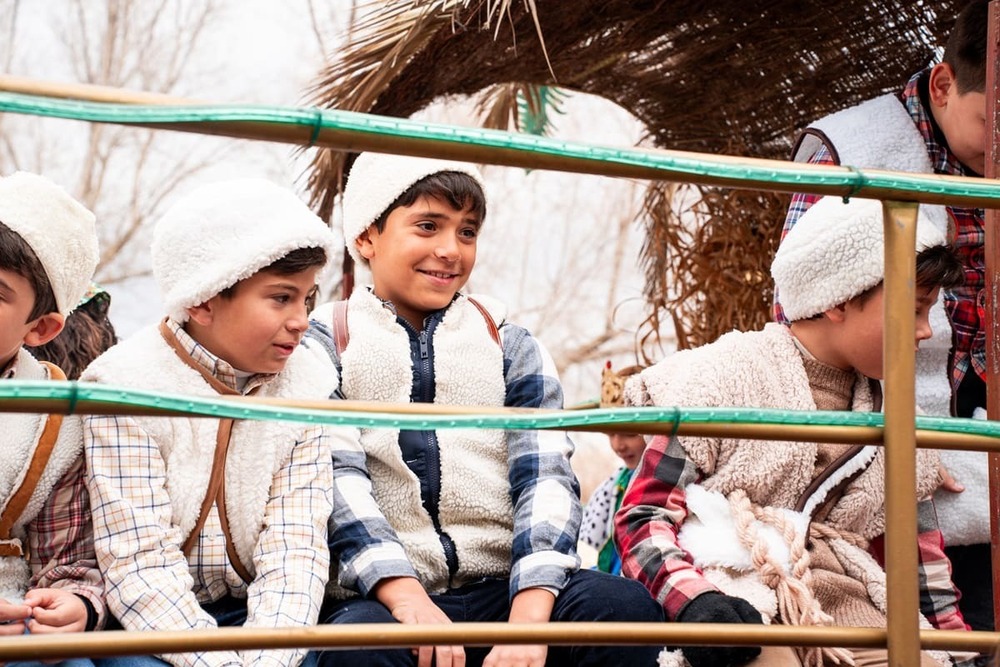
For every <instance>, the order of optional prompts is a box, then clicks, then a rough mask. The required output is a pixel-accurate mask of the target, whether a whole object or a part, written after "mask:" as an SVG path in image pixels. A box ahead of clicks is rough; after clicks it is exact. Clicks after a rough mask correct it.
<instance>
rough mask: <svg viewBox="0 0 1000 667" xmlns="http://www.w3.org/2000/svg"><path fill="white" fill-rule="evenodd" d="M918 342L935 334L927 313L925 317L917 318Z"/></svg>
mask: <svg viewBox="0 0 1000 667" xmlns="http://www.w3.org/2000/svg"><path fill="white" fill-rule="evenodd" d="M916 333H917V342H918V343H919V342H920V341H922V340H928V339H930V337H931V336H933V335H934V330H933V329H931V322H930V319H929V318H928V317H927V316H926V315H925V316H924V317H918V318H917V332H916Z"/></svg>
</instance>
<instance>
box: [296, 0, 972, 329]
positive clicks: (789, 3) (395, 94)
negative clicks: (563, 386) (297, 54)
mask: <svg viewBox="0 0 1000 667" xmlns="http://www.w3.org/2000/svg"><path fill="white" fill-rule="evenodd" d="M961 4H962V1H961V0H958V1H956V0H916V1H913V0H909V1H901V0H882V1H880V2H872V1H871V0H849V1H843V2H829V1H826V2H821V1H817V0H786V1H778V0H745V1H744V2H742V3H718V2H704V1H702V2H699V1H697V0H574V1H573V2H565V1H559V2H557V1H555V0H548V1H544V0H527V1H520V2H519V1H516V0H514V1H513V2H512V1H510V0H504V1H501V0H491V1H489V2H487V0H436V1H430V2H412V1H410V0H391V1H387V2H381V3H377V7H379V8H380V9H378V11H377V12H375V13H372V14H369V15H368V16H367V18H366V19H365V20H364V21H363V23H362V25H360V26H358V27H357V28H356V30H355V32H354V38H353V41H352V43H351V44H349V45H348V46H347V47H346V48H344V49H343V50H342V51H340V52H339V53H338V54H336V59H335V60H334V61H333V62H332V64H330V65H329V66H328V67H327V68H326V70H325V71H324V72H323V74H322V77H321V80H320V81H319V83H318V84H317V87H316V100H317V102H318V103H319V104H321V105H322V106H325V107H329V108H338V109H345V110H353V111H364V112H370V113H376V114H383V115H389V116H399V117H407V116H410V115H412V114H413V113H415V112H417V111H419V110H420V109H422V108H424V107H425V106H427V105H428V104H430V103H431V102H433V101H435V100H437V99H439V98H442V97H445V96H449V95H476V94H481V93H484V91H487V90H491V92H493V93H494V95H493V97H492V98H490V99H491V101H490V102H489V103H488V104H493V105H494V106H493V107H492V108H491V109H487V110H486V112H485V114H484V115H489V116H490V118H492V122H493V124H494V125H502V126H505V125H506V124H507V123H508V121H509V120H510V117H511V113H512V107H513V105H512V104H511V102H510V100H511V95H510V94H508V93H510V92H511V91H512V90H513V89H514V88H515V87H516V86H513V85H512V86H507V87H505V88H500V89H497V88H496V86H498V84H517V86H525V85H557V86H560V87H562V88H566V89H571V90H576V91H581V92H585V93H591V94H594V95H599V96H601V97H604V98H607V99H609V100H611V101H613V102H615V103H617V104H619V105H620V106H622V107H623V108H625V109H627V110H629V111H630V112H631V113H632V114H633V115H635V116H636V118H638V119H639V120H640V121H641V122H643V123H644V124H645V127H646V130H647V132H648V135H649V137H650V138H651V140H652V141H653V143H654V144H655V145H657V146H661V147H664V148H673V149H684V150H695V151H704V152H712V153H728V154H735V155H749V156H755V157H775V158H784V157H785V156H786V155H787V153H788V150H789V147H790V142H791V140H792V138H793V134H794V132H795V130H796V129H797V128H801V127H803V126H804V125H805V124H806V123H807V122H808V121H810V120H812V119H814V118H817V117H819V116H821V115H823V114H825V113H829V112H831V111H833V110H836V109H839V108H842V107H844V106H847V105H850V104H852V103H856V102H859V101H861V100H864V99H868V98H870V97H873V96H874V95H877V94H880V93H882V92H886V91H888V90H893V89H899V88H901V86H902V84H903V83H904V82H905V81H906V80H907V78H908V77H909V76H910V75H911V74H912V73H913V72H914V71H916V70H919V69H920V68H921V67H923V66H925V65H926V64H927V63H928V62H929V61H930V59H931V57H932V54H933V46H934V43H935V39H934V36H941V35H946V34H947V30H948V28H949V27H950V23H951V21H952V20H953V17H954V15H955V14H956V13H957V10H958V9H959V8H960V5H961ZM498 90H499V92H497V91H498ZM491 111H492V114H490V112H491ZM344 158H345V156H344V155H343V154H338V153H334V152H330V151H324V152H321V153H320V154H319V155H318V156H317V158H316V160H315V162H314V168H313V171H312V173H311V174H310V186H311V188H312V192H313V196H314V201H315V203H317V204H318V205H319V206H320V210H321V212H322V213H325V214H327V215H329V213H330V212H331V210H332V206H333V204H334V200H335V197H336V195H337V194H338V193H339V187H340V182H341V181H340V179H341V175H342V170H343V168H344V164H345V162H344ZM664 187H665V186H664V184H652V186H651V188H652V190H651V192H650V195H649V197H648V201H647V204H648V206H647V211H646V216H647V221H646V222H647V226H648V227H649V231H650V236H649V238H648V239H647V247H646V250H645V260H646V263H647V276H648V278H649V281H648V286H647V288H648V297H649V300H650V302H651V304H652V305H653V306H654V311H653V312H654V314H655V312H656V309H658V308H666V309H667V310H668V311H669V312H671V313H672V315H673V316H674V318H675V319H677V320H678V321H679V322H680V323H681V324H682V331H681V332H680V334H681V336H682V337H684V335H685V334H687V336H688V338H689V339H690V342H691V343H700V342H705V341H706V340H711V339H713V338H714V337H715V336H717V335H718V333H721V332H722V331H725V330H728V329H729V328H732V327H733V326H744V327H750V326H757V325H759V324H760V323H761V322H762V321H763V320H765V319H766V317H767V316H766V312H767V308H766V304H767V302H768V301H769V300H770V291H769V285H768V283H769V281H768V280H767V270H766V269H767V266H768V265H769V264H770V259H771V256H772V254H773V248H774V245H775V243H776V241H777V229H778V228H779V227H780V221H781V217H783V216H782V207H783V206H784V203H785V201H786V200H785V199H784V198H783V197H780V196H776V195H760V196H758V195H757V194H756V193H738V194H733V193H726V192H722V193H719V192H718V191H716V192H715V193H714V194H713V195H712V197H710V198H709V200H707V201H705V202H704V203H703V206H704V211H705V212H706V213H707V214H709V215H711V216H713V217H712V219H711V221H710V222H709V223H707V224H706V225H705V228H703V229H699V230H693V231H688V232H684V231H682V230H677V229H664V225H670V224H675V223H676V214H677V213H678V212H677V211H674V210H672V209H671V208H670V207H671V206H672V204H671V201H670V199H669V198H667V197H665V193H667V190H664ZM723 215H725V217H723ZM688 237H692V238H688ZM699 267H700V268H699ZM668 269H672V270H673V271H675V272H677V273H674V274H673V275H674V278H675V279H676V280H678V281H681V282H683V283H684V284H683V285H678V286H675V285H674V284H670V285H668V284H665V281H664V276H665V275H666V272H667V270H668ZM734 290H735V294H734Z"/></svg>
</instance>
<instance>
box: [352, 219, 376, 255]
mask: <svg viewBox="0 0 1000 667" xmlns="http://www.w3.org/2000/svg"><path fill="white" fill-rule="evenodd" d="M354 247H355V248H357V249H358V254H359V255H361V256H362V257H364V258H365V259H367V260H370V259H371V258H372V257H374V256H375V244H374V243H372V228H371V227H369V228H368V229H366V230H365V231H363V232H361V234H360V235H359V236H358V238H356V239H354Z"/></svg>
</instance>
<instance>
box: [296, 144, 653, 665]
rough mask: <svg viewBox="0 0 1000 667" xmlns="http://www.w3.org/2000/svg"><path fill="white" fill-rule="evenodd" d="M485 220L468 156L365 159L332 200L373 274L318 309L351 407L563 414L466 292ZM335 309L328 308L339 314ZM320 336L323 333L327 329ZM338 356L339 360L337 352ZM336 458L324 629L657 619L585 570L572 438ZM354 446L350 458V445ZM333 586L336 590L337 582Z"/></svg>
mask: <svg viewBox="0 0 1000 667" xmlns="http://www.w3.org/2000/svg"><path fill="white" fill-rule="evenodd" d="M485 214H486V198H485V194H484V186H483V182H482V177H481V176H480V175H479V172H478V171H477V170H476V169H475V168H474V167H472V166H471V165H468V164H463V163H457V162H445V161H439V160H428V159H417V158H409V157H400V156H391V155H378V154H374V153H366V154H362V155H361V156H360V157H359V158H358V159H357V161H356V162H355V164H354V167H353V168H352V170H351V174H350V177H349V178H348V181H347V187H346V190H345V192H344V232H345V234H344V235H345V238H346V241H347V248H348V250H349V251H350V253H351V254H352V255H353V256H354V258H355V260H357V261H358V262H359V263H360V264H361V265H364V266H368V267H369V268H370V269H371V273H372V279H373V285H372V286H371V287H368V288H362V289H358V290H355V292H354V294H353V295H352V296H351V298H350V300H349V301H348V302H347V308H346V312H345V311H344V310H343V309H340V308H339V307H337V306H336V304H327V305H326V306H323V307H321V308H319V309H317V311H316V312H315V313H314V314H313V317H314V320H315V323H314V331H315V332H316V334H317V335H324V331H325V335H326V336H327V338H328V339H329V340H338V339H339V343H337V344H336V345H333V344H331V345H330V348H331V351H332V352H333V354H334V355H335V358H336V361H337V365H338V366H339V367H340V368H342V374H341V377H342V382H341V386H340V391H341V393H342V395H343V396H344V397H345V398H347V399H360V400H377V401H388V402H397V403H408V402H425V403H431V402H433V403H438V404H454V405H482V406H511V407H513V406H519V407H531V408H561V407H562V390H561V387H560V385H559V380H558V379H557V377H556V372H555V369H554V368H553V363H552V360H551V358H550V357H549V355H548V353H547V352H546V350H545V349H544V348H543V347H542V345H541V344H540V343H539V342H538V341H537V340H535V339H534V338H532V336H531V335H530V334H529V333H528V332H527V331H526V330H525V329H523V328H521V327H518V326H515V325H513V324H510V323H508V322H506V321H505V319H504V309H503V307H502V306H501V305H500V304H498V303H496V302H495V301H493V300H487V299H486V298H482V299H481V300H480V299H478V297H477V299H476V300H473V299H472V298H470V297H468V296H466V295H465V294H462V293H461V292H460V290H461V289H462V287H464V286H465V284H466V282H467V281H468V280H469V276H470V274H471V273H472V269H473V266H474V265H475V261H476V250H477V240H478V236H479V231H480V228H481V227H482V224H483V220H484V217H485ZM338 311H339V312H338ZM331 332H332V333H331ZM338 349H339V350H341V351H342V352H338ZM361 447H362V449H354V450H342V451H335V452H334V462H335V463H334V468H335V473H334V474H335V478H336V480H335V506H334V516H333V518H332V519H331V524H330V526H331V528H330V532H331V537H330V548H331V552H332V553H333V554H335V558H337V557H339V567H338V568H337V569H338V574H339V581H338V583H339V584H340V586H341V587H343V588H342V589H337V590H335V591H334V597H339V598H344V597H346V596H348V595H351V594H354V595H356V594H360V595H361V596H362V597H361V598H360V599H358V598H356V597H355V598H349V599H346V600H342V601H335V602H333V603H332V604H331V605H330V607H329V609H328V610H324V617H325V619H326V620H327V621H328V622H332V623H357V622H393V621H398V622H401V623H448V622H452V621H462V622H467V621H509V622H511V623H525V622H535V623H543V622H547V621H549V620H553V621H570V620H577V621H600V620H607V621H658V620H661V619H662V614H661V612H660V611H659V609H658V607H657V605H656V604H655V603H653V602H652V600H650V598H649V595H648V594H647V593H646V591H645V590H644V589H643V588H642V587H641V586H638V585H637V584H635V583H634V582H630V581H626V580H623V579H620V578H617V577H611V576H609V575H605V574H603V573H599V572H591V571H580V570H579V558H578V556H577V554H576V552H575V545H576V539H577V531H578V529H579V523H580V502H579V496H578V493H579V492H578V487H577V482H576V478H575V477H574V475H573V472H572V470H571V469H570V465H569V457H570V454H571V453H572V443H570V442H569V440H568V439H567V438H566V437H565V435H564V434H561V433H556V432H547V431H543V432H533V431H510V432H504V431H487V430H454V429H446V430H441V431H398V430H388V429H370V430H363V431H362V436H361ZM362 450H363V451H362ZM344 589H346V590H344ZM415 652H416V656H414V655H412V654H411V652H410V651H408V650H395V651H357V652H350V653H344V652H329V653H327V654H325V656H324V658H321V660H324V659H328V662H329V664H331V665H333V664H337V663H339V662H341V661H346V663H349V664H352V665H362V664H380V665H411V664H414V663H417V664H419V665H421V666H429V665H430V664H431V660H432V657H433V658H434V659H435V660H436V662H435V664H436V665H438V667H448V666H450V665H462V664H476V665H478V664H485V665H495V666H498V665H514V664H516V665H532V666H541V665H543V664H549V665H590V664H594V665H598V664H599V665H617V664H622V665H625V664H627V665H640V664H653V663H654V662H655V659H656V655H657V653H658V649H657V648H656V647H624V648H623V647H610V648H608V647H604V648H602V647H594V648H589V647H569V648H566V647H553V648H552V649H547V648H546V647H545V646H496V647H494V648H492V649H489V648H473V647H469V648H468V649H464V650H463V648H462V647H460V646H453V647H438V648H437V649H433V648H431V647H422V648H420V649H418V650H417V651H415Z"/></svg>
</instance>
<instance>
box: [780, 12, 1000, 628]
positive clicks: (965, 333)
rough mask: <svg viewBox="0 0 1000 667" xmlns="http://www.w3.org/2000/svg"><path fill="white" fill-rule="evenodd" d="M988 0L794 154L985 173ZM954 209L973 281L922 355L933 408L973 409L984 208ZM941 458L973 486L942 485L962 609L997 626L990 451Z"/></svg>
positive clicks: (979, 392) (806, 198)
mask: <svg viewBox="0 0 1000 667" xmlns="http://www.w3.org/2000/svg"><path fill="white" fill-rule="evenodd" d="M988 4H989V3H988V1H987V0H973V1H972V2H970V3H969V4H967V5H966V6H965V7H964V8H963V10H962V11H961V12H960V13H959V15H958V17H957V18H956V20H955V25H954V26H953V28H952V30H951V33H950V35H949V36H948V40H947V43H946V45H945V50H944V54H943V55H942V59H941V62H940V63H939V64H937V65H934V66H933V67H931V68H929V69H925V70H923V71H921V72H918V73H917V74H915V75H914V76H913V77H911V78H910V80H909V82H908V83H907V84H906V87H905V89H904V90H903V92H902V93H901V94H898V95H897V94H890V95H885V96H882V97H879V98H876V99H873V100H870V101H868V102H865V103H863V104H860V105H858V106H856V107H852V108H849V109H845V110H843V111H840V112H838V113H835V114H833V115H831V116H828V117H826V118H823V119H821V120H819V121H817V122H816V123H814V124H813V125H812V126H810V127H809V128H807V129H806V130H805V131H804V132H803V133H802V135H801V136H800V137H799V140H798V142H797V144H796V147H795V150H794V159H795V160H796V161H799V162H810V163H815V164H843V165H853V166H857V167H873V168H879V169H894V170H901V171H914V172H924V173H937V174H948V175H952V176H982V175H983V173H984V171H985V164H986V95H985V88H986V23H987V16H986V9H987V5H988ZM817 198H818V197H816V196H815V195H802V194H797V195H795V196H794V197H793V198H792V204H791V206H790V207H789V209H788V215H787V218H786V220H785V225H784V230H783V232H782V236H784V234H787V232H788V230H789V229H791V228H792V227H793V226H794V225H795V223H796V222H797V221H798V219H799V217H800V216H801V215H802V214H803V213H804V212H805V211H806V210H807V209H808V208H809V206H811V205H812V203H813V202H815V201H816V199H817ZM948 212H949V217H950V218H951V224H952V228H953V230H954V237H953V238H954V244H955V248H956V250H957V252H958V254H959V257H960V258H961V260H962V264H963V266H964V268H965V282H964V284H961V285H957V286H955V287H953V288H951V289H945V290H944V306H943V307H942V306H936V307H935V308H934V309H933V310H932V311H931V321H932V323H933V324H934V329H935V331H936V332H937V333H936V335H935V336H934V338H933V339H932V340H930V341H928V344H927V345H925V346H924V347H923V349H922V350H921V352H920V354H919V355H918V357H917V402H918V403H919V404H920V406H921V408H922V409H924V410H926V411H927V412H928V413H929V414H935V415H948V414H949V413H950V414H952V415H954V416H956V417H971V416H973V414H974V412H975V410H976V408H977V407H983V408H985V406H986V384H985V381H984V380H985V377H986V325H985V320H984V312H983V308H984V303H985V302H984V296H983V294H984V287H985V284H986V283H985V280H986V277H985V276H986V264H985V259H984V256H983V240H984V237H985V232H984V227H983V223H984V216H983V209H981V208H978V209H976V208H963V207H961V206H951V207H948ZM780 301H782V299H781V294H780V291H778V292H777V293H776V295H775V314H776V318H777V320H778V321H779V322H787V320H786V319H785V318H784V316H783V314H782V312H781V303H780ZM945 311H947V315H945ZM949 323H950V326H948V324H949ZM941 458H942V461H943V463H944V464H945V467H946V468H948V469H950V470H951V471H953V472H954V473H955V475H956V476H957V478H958V480H959V482H961V483H963V484H964V489H965V490H964V491H963V492H962V493H961V494H958V495H956V494H953V493H942V492H939V494H938V512H939V514H940V515H941V525H942V527H943V528H945V529H946V532H945V544H946V545H947V553H948V556H949V557H950V558H951V560H952V561H953V562H954V563H955V571H956V575H957V576H956V584H958V586H959V588H960V589H961V591H962V600H961V606H962V612H963V614H964V615H965V618H966V620H967V621H968V622H969V623H970V625H971V626H972V627H973V628H974V629H977V630H993V629H994V628H993V594H992V584H993V578H992V577H991V576H990V545H989V540H990V537H989V527H990V524H989V496H988V484H989V481H988V475H987V472H986V470H987V468H986V454H985V453H982V452H960V451H954V452H950V451H949V452H942V457H941ZM958 490H961V487H959V488H958ZM942 491H944V489H942Z"/></svg>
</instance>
